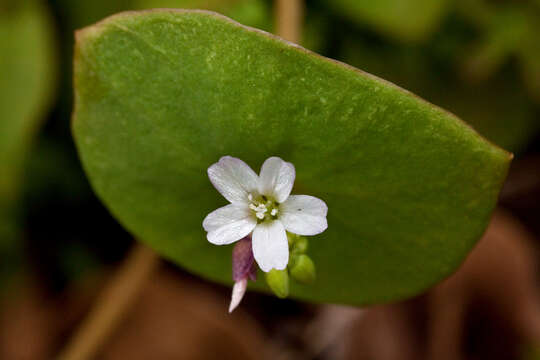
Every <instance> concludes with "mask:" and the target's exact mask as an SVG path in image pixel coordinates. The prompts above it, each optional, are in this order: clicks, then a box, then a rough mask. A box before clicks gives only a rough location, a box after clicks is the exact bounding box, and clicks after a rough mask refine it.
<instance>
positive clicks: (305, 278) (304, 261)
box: [290, 254, 316, 284]
mask: <svg viewBox="0 0 540 360" xmlns="http://www.w3.org/2000/svg"><path fill="white" fill-rule="evenodd" d="M292 260H293V261H292V264H291V267H290V272H291V276H292V277H293V279H295V280H296V281H298V282H300V283H303V284H311V283H313V282H314V281H315V277H316V275H315V264H313V261H312V260H311V259H310V258H309V256H307V255H305V254H300V255H297V256H294V257H293V259H292Z"/></svg>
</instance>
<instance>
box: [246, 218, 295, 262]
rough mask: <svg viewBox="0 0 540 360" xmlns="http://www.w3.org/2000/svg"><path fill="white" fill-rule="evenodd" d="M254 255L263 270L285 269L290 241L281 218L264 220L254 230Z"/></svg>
mask: <svg viewBox="0 0 540 360" xmlns="http://www.w3.org/2000/svg"><path fill="white" fill-rule="evenodd" d="M251 237H252V247H253V256H254V257H255V261H256V262H257V264H258V265H259V267H260V268H261V270H262V271H264V272H268V271H270V270H272V269H277V270H283V269H285V267H287V263H288V262H289V243H288V241H287V234H286V233H285V228H284V227H283V224H282V223H281V222H280V221H279V220H275V221H271V222H264V223H261V224H259V225H257V226H256V227H255V230H253V235H252V236H251Z"/></svg>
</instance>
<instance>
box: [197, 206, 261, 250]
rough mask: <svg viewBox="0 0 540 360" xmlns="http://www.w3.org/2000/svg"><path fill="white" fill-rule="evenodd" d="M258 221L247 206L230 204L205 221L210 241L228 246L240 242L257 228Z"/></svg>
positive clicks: (212, 213) (210, 215)
mask: <svg viewBox="0 0 540 360" xmlns="http://www.w3.org/2000/svg"><path fill="white" fill-rule="evenodd" d="M255 225H257V219H255V217H254V216H253V214H252V213H251V212H250V211H249V209H248V207H247V206H243V205H239V204H230V205H227V206H224V207H221V208H219V209H217V210H214V211H212V212H211V213H210V214H208V216H206V218H205V219H204V221H203V227H204V229H205V230H206V231H208V234H207V235H206V237H207V239H208V241H210V242H211V243H212V244H215V245H226V244H230V243H233V242H235V241H238V240H240V239H242V238H244V237H245V236H247V235H249V233H250V232H251V231H252V230H253V229H254V228H255Z"/></svg>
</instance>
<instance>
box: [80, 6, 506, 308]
mask: <svg viewBox="0 0 540 360" xmlns="http://www.w3.org/2000/svg"><path fill="white" fill-rule="evenodd" d="M75 57H76V58H75V84H76V99H75V100H76V104H75V113H74V118H73V132H74V137H75V140H76V144H77V146H78V150H79V154H80V157H81V160H82V163H83V166H84V168H85V170H86V172H87V174H88V177H89V178H90V181H91V183H92V185H93V187H94V189H95V191H96V192H97V194H98V195H99V197H100V198H101V199H102V200H103V202H104V203H105V204H106V206H107V207H108V208H109V209H110V211H111V212H112V214H114V215H115V217H116V218H117V219H118V220H119V221H120V222H121V223H122V224H123V225H124V226H125V227H126V228H127V229H128V230H129V231H130V232H131V233H132V234H133V235H134V236H135V237H137V238H138V239H140V240H141V241H144V242H145V243H147V244H149V245H150V246H152V247H153V248H154V249H156V250H157V251H158V252H160V253H161V254H163V255H164V256H166V257H167V258H169V259H171V260H172V261H174V262H176V263H177V264H179V265H181V266H183V267H185V268H187V269H189V270H190V271H192V272H194V273H197V274H199V275H201V276H203V277H206V278H209V279H212V280H215V281H219V282H224V283H230V281H231V279H230V278H231V248H230V247H227V246H221V247H219V246H214V245H211V244H209V243H208V242H207V241H206V238H205V233H204V231H203V229H202V226H201V223H202V220H203V218H204V217H205V216H206V215H207V214H208V213H209V212H210V211H212V210H214V209H216V208H217V207H220V206H222V205H224V204H225V201H224V199H223V198H222V197H221V196H219V194H217V193H216V191H215V190H214V189H213V188H212V185H211V184H210V182H209V180H208V178H207V175H206V169H207V167H208V166H209V165H211V164H212V163H214V162H216V161H217V160H218V159H219V157H220V156H223V155H231V156H235V157H239V158H241V159H243V160H245V161H246V162H247V163H248V164H249V165H250V166H251V167H252V168H254V169H256V168H257V167H259V166H260V165H261V164H262V162H263V161H264V160H265V159H266V158H267V157H269V156H273V155H275V156H280V157H282V158H283V159H285V160H287V161H291V162H292V163H294V165H295V166H296V170H297V180H296V183H295V188H294V189H293V193H298V194H310V195H313V196H317V197H319V198H321V199H323V200H324V201H325V202H326V203H327V204H328V206H329V214H328V222H329V228H328V230H327V231H326V232H324V233H323V234H321V235H318V236H315V237H313V238H311V239H310V242H311V244H310V248H309V253H310V257H311V258H312V259H313V261H314V263H315V264H316V265H317V268H318V274H317V283H316V286H302V285H298V284H295V283H294V282H293V283H291V289H290V293H291V296H293V297H296V298H300V299H305V300H309V301H315V302H335V303H347V304H368V303H377V302H384V301H391V300H396V299H400V298H404V297H407V296H411V295H414V294H417V293H419V292H420V291H422V290H423V289H425V288H426V287H428V286H430V285H432V284H434V283H436V282H437V281H439V280H440V279H442V278H444V277H445V276H447V275H448V274H450V273H451V272H452V271H454V270H455V269H456V267H457V266H458V265H459V264H460V263H461V261H462V260H463V258H464V257H465V255H466V254H467V253H468V251H469V250H470V249H471V247H472V246H473V245H474V244H475V243H476V241H477V240H478V238H479V237H480V236H481V234H482V232H483V231H484V229H485V227H486V225H487V222H488V220H489V217H490V213H491V211H492V209H493V207H494V205H495V203H496V200H497V196H498V192H499V190H500V187H501V184H502V182H503V180H504V177H505V175H506V172H507V168H508V164H509V162H510V158H511V157H510V155H509V154H508V153H506V152H505V151H503V150H501V149H499V148H497V147H495V146H493V145H491V144H490V143H488V142H487V141H486V140H484V139H483V138H481V137H480V136H478V135H477V134H476V133H475V132H474V131H473V130H472V129H471V128H469V127H468V126H466V125H465V124H463V123H462V122H461V121H460V120H459V119H457V118H456V117H454V116H453V115H451V114H449V113H447V112H445V111H443V110H441V109H439V108H437V107H434V106H432V105H431V104H429V103H427V102H425V101H423V100H421V99H420V98H418V97H416V96H414V95H412V94H411V93H409V92H407V91H404V90H402V89H400V88H398V87H397V86H394V85H392V84H390V83H388V82H385V81H383V80H380V79H378V78H375V77H373V76H371V75H369V74H366V73H363V72H361V71H359V70H356V69H354V68H351V67H349V66H346V65H343V64H341V63H338V62H335V61H332V60H329V59H326V58H323V57H321V56H318V55H316V54H313V53H310V52H309V51H307V50H304V49H302V48H300V47H297V46H292V45H289V44H288V43H285V42H283V41H281V40H279V39H277V38H274V37H272V36H269V35H267V34H265V33H261V32H260V31H256V30H253V29H249V28H246V27H243V26H239V25H237V24H236V23H233V22H231V21H229V20H228V19H227V18H224V17H222V16H219V15H217V14H213V13H207V12H197V11H196V12H191V11H171V10H169V11H165V10H164V11H151V12H140V13H125V14H120V15H117V16H114V17H112V18H109V19H107V20H106V21H104V22H101V23H99V24H97V25H95V26H92V27H89V28H87V29H85V30H84V31H81V32H79V33H78V34H77V45H76V53H75ZM253 286H254V288H256V289H265V284H264V281H258V282H257V283H254V284H253Z"/></svg>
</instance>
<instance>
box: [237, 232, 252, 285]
mask: <svg viewBox="0 0 540 360" xmlns="http://www.w3.org/2000/svg"><path fill="white" fill-rule="evenodd" d="M256 275H257V268H256V267H255V258H254V257H253V251H252V249H251V237H249V236H246V237H245V238H243V239H242V240H240V241H238V242H237V243H236V244H235V246H234V249H233V252H232V277H233V280H234V281H240V280H242V279H246V278H249V279H250V280H256Z"/></svg>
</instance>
